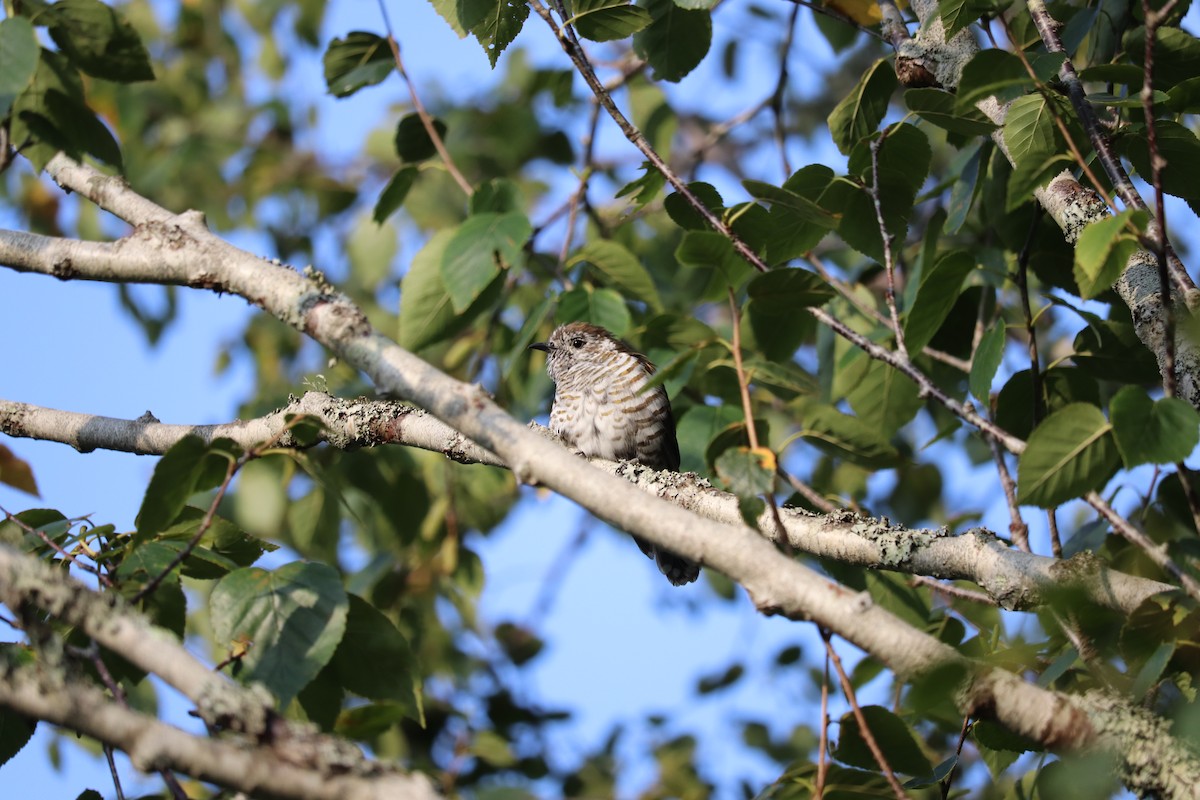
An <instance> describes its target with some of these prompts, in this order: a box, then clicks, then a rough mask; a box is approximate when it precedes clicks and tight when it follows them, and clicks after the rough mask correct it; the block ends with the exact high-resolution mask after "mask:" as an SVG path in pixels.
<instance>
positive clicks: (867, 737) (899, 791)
mask: <svg viewBox="0 0 1200 800" xmlns="http://www.w3.org/2000/svg"><path fill="white" fill-rule="evenodd" d="M821 638H822V639H824V640H825V652H826V653H827V654H828V655H829V660H830V661H832V662H833V668H834V669H835V670H836V671H837V674H838V680H839V681H840V682H841V684H842V693H843V694H845V695H846V700H847V701H849V703H850V710H851V711H852V712H854V719H855V720H856V721H857V722H858V732H859V733H860V734H861V735H862V738H863V741H864V742H866V745H867V748H868V749H869V750H870V751H871V755H872V756H873V757H874V758H875V763H877V764H878V765H879V770H880V772H882V773H883V777H884V778H885V779H887V782H888V786H890V787H892V794H894V795H895V796H896V800H907V798H908V795H906V794H905V793H904V788H903V787H902V786H901V785H900V781H899V780H897V779H896V773H895V772H893V771H892V768H891V765H889V764H888V761H887V757H886V756H884V754H883V750H881V749H880V748H879V743H878V742H876V741H875V735H874V734H872V733H871V728H870V727H869V726H868V725H867V718H866V717H865V716H863V713H862V709H861V708H860V707H859V705H858V698H857V697H855V696H854V686H853V685H852V684H851V683H850V678H849V677H847V675H846V670H845V669H843V668H842V659H841V658H839V657H838V654H837V651H836V650H834V649H833V642H832V641H831V638H832V636H831V634H830V633H829V632H828V631H826V630H822V631H821Z"/></svg>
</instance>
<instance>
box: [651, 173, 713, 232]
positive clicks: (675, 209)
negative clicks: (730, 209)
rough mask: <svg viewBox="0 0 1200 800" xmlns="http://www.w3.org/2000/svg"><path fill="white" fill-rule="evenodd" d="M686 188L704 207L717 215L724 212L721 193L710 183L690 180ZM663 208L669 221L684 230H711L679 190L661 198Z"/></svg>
mask: <svg viewBox="0 0 1200 800" xmlns="http://www.w3.org/2000/svg"><path fill="white" fill-rule="evenodd" d="M687 188H688V191H690V192H691V193H692V195H693V196H694V197H695V198H696V199H697V200H699V201H700V202H701V203H702V204H703V205H704V207H705V208H707V209H708V210H709V211H711V212H712V213H713V214H714V215H716V216H717V217H720V216H721V214H722V213H723V212H724V210H725V201H724V200H722V199H721V193H720V192H718V191H717V190H716V187H714V186H713V185H712V184H711V183H705V182H703V181H692V182H691V183H689V184H688V185H687ZM663 209H665V210H666V212H667V216H668V217H670V218H671V221H672V222H674V223H675V224H676V225H678V226H679V227H681V228H683V229H684V230H688V231H710V230H712V226H711V225H709V224H708V221H707V220H706V219H704V217H702V216H701V215H700V212H699V211H697V210H696V208H695V207H694V206H692V204H691V203H690V202H688V200H687V198H685V197H684V196H683V194H681V193H680V192H673V193H671V194H669V195H667V196H666V197H665V198H664V199H663Z"/></svg>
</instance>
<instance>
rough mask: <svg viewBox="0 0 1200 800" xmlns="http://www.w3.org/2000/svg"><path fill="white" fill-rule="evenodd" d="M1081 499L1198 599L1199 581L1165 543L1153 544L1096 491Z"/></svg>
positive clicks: (1192, 596)
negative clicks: (1178, 562)
mask: <svg viewBox="0 0 1200 800" xmlns="http://www.w3.org/2000/svg"><path fill="white" fill-rule="evenodd" d="M1083 499H1084V500H1086V501H1087V503H1088V505H1090V506H1091V507H1092V508H1094V509H1096V510H1097V511H1099V512H1100V516H1102V517H1104V518H1105V519H1106V520H1108V524H1110V525H1112V527H1113V529H1114V530H1115V531H1116V532H1117V533H1119V534H1121V535H1122V536H1124V537H1125V538H1126V539H1127V540H1128V541H1129V543H1130V544H1133V545H1135V546H1137V547H1138V548H1140V549H1141V550H1142V552H1144V553H1145V554H1146V555H1147V556H1149V558H1150V560H1151V561H1153V562H1154V563H1155V564H1157V565H1158V566H1159V568H1161V569H1162V570H1163V572H1166V573H1167V574H1168V575H1170V576H1171V577H1173V578H1175V580H1177V581H1179V584H1180V586H1181V587H1182V588H1183V590H1184V591H1185V592H1187V593H1188V596H1190V597H1191V598H1192V599H1193V600H1198V601H1200V582H1198V581H1197V580H1196V579H1195V578H1193V577H1192V576H1191V575H1190V574H1188V573H1187V572H1184V570H1183V568H1182V567H1180V566H1179V564H1177V563H1176V562H1175V560H1174V559H1172V558H1171V556H1170V555H1168V554H1167V546H1166V544H1155V543H1154V542H1153V541H1152V540H1151V539H1150V537H1148V536H1146V534H1144V533H1142V532H1141V531H1139V530H1138V529H1137V528H1135V527H1134V526H1133V525H1132V524H1130V522H1129V520H1127V519H1125V518H1124V517H1122V516H1121V515H1120V514H1118V513H1117V512H1116V511H1115V510H1114V509H1113V507H1112V506H1111V505H1109V503H1108V501H1106V500H1105V499H1104V498H1103V497H1101V496H1100V495H1099V494H1097V493H1096V492H1088V493H1087V494H1086V495H1085V496H1084V498H1083ZM1056 555H1058V554H1056Z"/></svg>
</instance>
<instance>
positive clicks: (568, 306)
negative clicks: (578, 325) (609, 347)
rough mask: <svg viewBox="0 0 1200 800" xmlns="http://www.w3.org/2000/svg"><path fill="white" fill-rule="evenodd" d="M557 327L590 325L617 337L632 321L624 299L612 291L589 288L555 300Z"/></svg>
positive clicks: (571, 292)
mask: <svg viewBox="0 0 1200 800" xmlns="http://www.w3.org/2000/svg"><path fill="white" fill-rule="evenodd" d="M555 319H556V321H557V322H558V324H560V325H561V324H563V323H565V322H590V323H592V324H593V325H599V326H600V327H602V328H607V329H608V330H610V331H612V332H613V334H614V335H616V336H623V335H624V334H625V332H626V331H627V330H629V327H630V325H632V324H633V319H632V317H631V316H630V314H629V308H628V307H627V306H626V305H625V298H623V297H621V295H619V294H617V293H616V292H615V291H613V290H612V289H595V288H593V287H591V286H589V285H584V286H581V287H579V288H577V289H572V290H571V291H569V292H565V293H564V294H563V295H562V297H560V298H559V299H558V312H557V314H556V315H555Z"/></svg>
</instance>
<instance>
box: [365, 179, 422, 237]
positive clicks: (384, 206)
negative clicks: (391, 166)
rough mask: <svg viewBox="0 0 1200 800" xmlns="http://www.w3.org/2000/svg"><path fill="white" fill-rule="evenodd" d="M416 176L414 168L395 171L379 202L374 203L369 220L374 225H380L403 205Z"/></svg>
mask: <svg viewBox="0 0 1200 800" xmlns="http://www.w3.org/2000/svg"><path fill="white" fill-rule="evenodd" d="M417 175H418V170H417V168H416V167H401V168H400V169H398V170H396V174H395V175H393V176H392V179H391V180H390V181H388V185H387V186H385V187H384V188H383V192H382V193H381V194H380V195H379V200H378V201H377V202H376V203H375V211H374V213H373V214H372V215H371V218H372V219H373V220H375V224H376V225H382V224H383V223H384V222H385V221H386V220H387V218H388V217H390V216H391V215H392V214H394V213H395V212H396V210H397V209H399V208H400V206H402V205H404V199H405V198H406V197H408V192H409V190H410V189H412V187H413V184H414V183H415V182H416V180H417Z"/></svg>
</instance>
